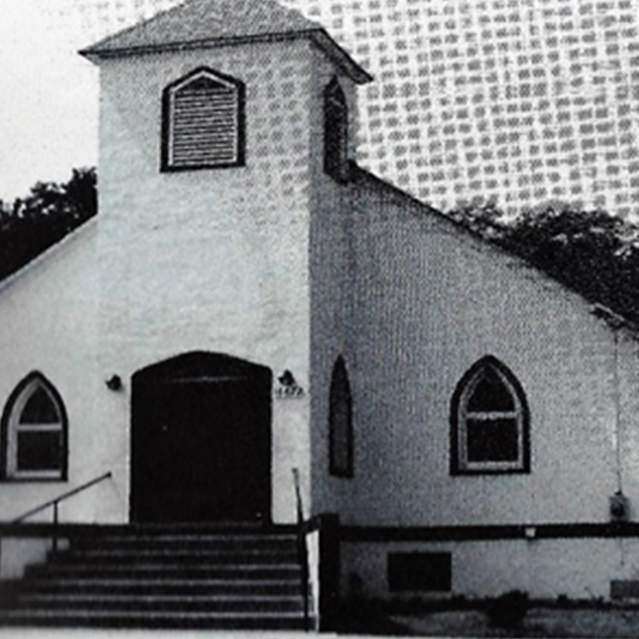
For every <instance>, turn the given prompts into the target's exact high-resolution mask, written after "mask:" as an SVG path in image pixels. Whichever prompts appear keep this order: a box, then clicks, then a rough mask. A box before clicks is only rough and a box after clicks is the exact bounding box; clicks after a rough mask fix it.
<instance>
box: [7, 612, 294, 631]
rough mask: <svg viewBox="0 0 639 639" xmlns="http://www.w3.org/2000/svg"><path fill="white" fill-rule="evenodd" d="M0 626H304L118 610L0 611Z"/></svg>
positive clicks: (256, 617) (282, 615) (259, 618)
mask: <svg viewBox="0 0 639 639" xmlns="http://www.w3.org/2000/svg"><path fill="white" fill-rule="evenodd" d="M0 626H19V627H68V628H81V627H93V628H98V627H99V628H147V629H152V628H166V629H169V628H175V629H179V628H182V629H188V628H193V629H211V630H214V629H220V630H222V629H228V630H294V629H300V630H301V629H303V628H304V626H305V622H304V614H303V613H297V612H291V613H286V612H277V613H237V612H229V613H222V612H217V613H211V612H164V611H152V612H149V611H139V612H134V611H129V612H123V611H119V610H82V609H73V608H69V609H65V610H49V609H41V608H33V609H29V610H3V611H0Z"/></svg>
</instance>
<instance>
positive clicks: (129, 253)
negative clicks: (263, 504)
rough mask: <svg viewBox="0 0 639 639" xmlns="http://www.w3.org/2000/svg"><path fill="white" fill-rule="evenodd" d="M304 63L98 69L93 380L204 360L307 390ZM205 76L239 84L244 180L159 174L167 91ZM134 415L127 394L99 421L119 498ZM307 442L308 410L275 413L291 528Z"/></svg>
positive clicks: (163, 58)
mask: <svg viewBox="0 0 639 639" xmlns="http://www.w3.org/2000/svg"><path fill="white" fill-rule="evenodd" d="M312 60H313V56H312V48H311V45H310V44H309V43H308V42H307V41H305V40H298V41H291V42H285V43H272V44H255V45H254V44H252V45H250V46H231V47H220V48H216V49H208V50H201V51H188V52H183V53H167V54H159V55H147V56H138V57H130V58H126V59H120V60H113V61H105V62H103V63H102V65H101V96H102V97H101V133H100V171H101V174H100V175H101V181H100V209H101V213H100V216H101V218H102V219H101V223H102V227H101V231H100V237H99V243H98V252H99V264H100V282H101V290H102V294H101V305H100V312H99V322H100V326H99V330H100V336H101V337H100V339H101V352H100V357H99V365H100V368H101V370H104V371H109V372H113V373H117V374H119V375H120V376H121V377H122V378H123V379H124V380H129V379H130V376H131V375H132V374H133V373H134V372H135V371H136V370H138V369H139V368H141V367H144V366H146V365H148V364H151V363H154V362H157V361H160V360H163V359H166V358H168V357H171V356H173V355H176V354H179V353H183V352H186V351H190V350H209V351H215V352H221V353H227V354H229V355H232V356H236V357H240V358H244V359H248V360H250V361H253V362H255V363H259V364H263V365H266V366H268V367H270V368H271V369H272V371H273V373H274V375H276V376H277V375H280V374H281V373H282V372H283V370H284V369H290V370H291V371H292V372H293V374H294V375H295V377H296V378H297V380H298V382H299V383H300V384H301V385H302V386H304V387H305V388H307V389H308V386H309V339H310V337H309V330H310V329H309V323H310V300H309V273H308V252H309V248H308V246H309V244H308V243H309V230H308V227H309V215H310V166H309V157H310V154H311V148H310V141H309V100H310V99H311V95H312V92H311V77H312V74H311V66H312ZM200 66H209V67H211V68H213V69H215V70H216V71H219V72H221V73H223V74H227V75H230V76H233V77H235V78H237V79H240V80H241V81H243V82H244V83H245V85H246V98H247V103H246V123H247V131H246V138H247V142H246V166H245V167H242V168H233V169H222V170H204V171H186V172H179V173H160V171H159V164H160V155H159V154H160V125H161V95H162V90H163V88H164V87H165V86H166V85H168V84H169V83H171V82H173V81H174V80H176V79H178V78H180V77H182V76H183V75H185V74H187V73H189V72H190V71H192V70H193V69H194V68H197V67H200ZM129 402H130V388H129V385H128V384H127V386H126V387H125V389H124V392H123V393H120V394H113V395H111V396H109V397H107V398H105V400H104V401H103V402H102V403H101V405H99V406H97V407H96V408H97V412H98V413H99V415H100V419H101V420H102V424H103V426H104V427H105V428H110V429H112V432H114V433H117V437H118V438H120V439H121V440H122V441H123V450H122V454H121V455H120V459H121V462H120V472H119V475H118V480H117V483H118V486H120V488H121V490H122V492H123V494H127V492H128V471H126V468H127V464H128V460H127V457H128V448H127V446H128V441H129ZM308 440H309V398H308V395H307V396H306V397H305V398H304V399H301V400H287V401H274V404H273V516H274V519H275V521H287V520H292V519H293V517H294V508H295V500H294V492H293V481H292V475H291V468H292V467H294V466H296V467H298V468H299V469H300V472H301V474H302V476H303V477H304V478H305V480H304V481H305V485H308V481H307V479H306V478H307V477H308V469H309V441H308ZM247 472H249V471H247ZM307 501H308V500H307ZM121 515H122V518H123V519H124V518H125V517H126V512H124V511H123V512H122V513H121Z"/></svg>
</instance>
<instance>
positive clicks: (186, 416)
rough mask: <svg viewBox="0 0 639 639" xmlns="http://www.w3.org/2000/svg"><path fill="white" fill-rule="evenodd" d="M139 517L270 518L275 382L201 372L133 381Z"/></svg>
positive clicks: (134, 508)
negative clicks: (178, 377)
mask: <svg viewBox="0 0 639 639" xmlns="http://www.w3.org/2000/svg"><path fill="white" fill-rule="evenodd" d="M132 443H133V455H132V463H133V470H132V499H131V510H132V513H131V514H132V519H133V521H138V522H207V521H219V520H225V521H250V520H267V519H268V518H269V511H270V492H271V491H270V466H271V463H270V462H271V433H270V384H268V386H267V385H266V384H264V383H263V382H261V381H260V380H259V379H251V378H238V377H228V378H224V377H220V378H217V379H216V378H211V377H202V378H201V379H197V378H195V379H190V380H186V381H185V380H177V381H174V380H148V381H147V382H144V381H142V382H138V383H137V384H136V385H135V386H134V401H133V442H132Z"/></svg>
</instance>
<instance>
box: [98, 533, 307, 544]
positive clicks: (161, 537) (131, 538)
mask: <svg viewBox="0 0 639 639" xmlns="http://www.w3.org/2000/svg"><path fill="white" fill-rule="evenodd" d="M295 539H297V536H296V535H295V534H294V533H262V534H259V535H253V534H246V533H243V534H226V533H209V532H207V533H201V534H186V535H179V534H177V535H176V534H171V533H168V534H154V535H134V534H129V535H100V536H97V537H93V538H91V539H90V540H89V541H90V543H103V542H109V543H121V542H136V543H137V542H140V543H143V542H146V541H154V542H155V541H185V542H188V541H262V540H266V541H294V540H295Z"/></svg>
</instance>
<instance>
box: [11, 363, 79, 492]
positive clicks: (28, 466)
mask: <svg viewBox="0 0 639 639" xmlns="http://www.w3.org/2000/svg"><path fill="white" fill-rule="evenodd" d="M2 453H3V454H2V470H3V476H4V477H5V478H7V479H59V480H62V479H66V472H67V468H66V466H67V417H66V411H65V409H64V404H63V402H62V398H61V397H60V395H59V393H58V392H57V391H56V389H55V388H54V387H53V385H52V384H51V383H50V382H49V381H48V380H47V379H46V378H45V377H44V376H43V375H42V374H40V373H37V372H35V373H31V374H30V375H28V376H27V377H26V378H25V379H24V380H22V381H21V382H20V383H19V384H18V386H17V387H16V388H15V390H14V391H13V393H11V396H10V397H9V401H8V402H7V405H6V407H5V409H4V414H3V416H2Z"/></svg>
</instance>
